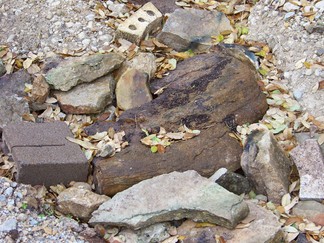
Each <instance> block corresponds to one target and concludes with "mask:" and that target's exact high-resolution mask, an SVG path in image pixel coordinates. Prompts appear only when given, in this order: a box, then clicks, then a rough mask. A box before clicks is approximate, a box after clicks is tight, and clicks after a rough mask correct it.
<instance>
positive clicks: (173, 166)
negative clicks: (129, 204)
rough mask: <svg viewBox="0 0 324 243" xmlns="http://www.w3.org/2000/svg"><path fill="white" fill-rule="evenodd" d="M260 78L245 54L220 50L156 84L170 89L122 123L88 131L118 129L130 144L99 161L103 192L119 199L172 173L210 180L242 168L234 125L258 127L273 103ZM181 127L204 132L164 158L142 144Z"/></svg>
mask: <svg viewBox="0 0 324 243" xmlns="http://www.w3.org/2000/svg"><path fill="white" fill-rule="evenodd" d="M218 48H219V49H218ZM258 79H259V76H258V74H257V73H256V71H255V69H254V67H253V66H252V64H251V63H250V61H249V60H247V59H246V58H244V55H243V56H242V58H241V59H237V58H234V57H233V56H231V54H230V53H228V52H227V51H226V49H222V47H221V46H218V47H217V49H216V50H214V52H213V53H210V54H204V55H198V56H195V57H192V58H189V59H186V60H185V61H183V62H181V63H179V64H178V66H177V69H176V70H174V71H173V72H171V73H170V75H169V76H167V77H166V78H164V79H159V80H154V81H153V82H152V83H151V90H152V93H154V92H155V91H157V90H159V89H160V90H161V88H164V92H163V93H162V94H161V95H159V96H158V97H157V98H156V99H154V100H152V101H151V102H149V103H147V104H145V105H142V106H141V107H139V108H133V109H131V110H127V111H125V112H124V113H123V114H122V115H121V116H120V117H119V120H118V122H117V123H116V124H114V123H111V122H99V123H95V124H94V125H92V126H90V127H88V128H87V129H86V131H87V133H88V134H94V133H96V132H97V131H107V129H108V128H109V127H111V126H114V128H115V130H116V131H121V130H123V131H125V133H126V138H127V140H128V141H129V142H130V146H128V147H126V148H125V149H123V150H122V151H121V152H120V153H118V154H116V155H115V156H114V157H112V158H109V159H97V160H96V161H94V164H95V170H94V171H95V172H94V177H95V184H96V189H97V191H98V192H99V193H103V194H106V195H113V194H115V193H117V192H119V191H122V190H124V189H126V188H128V187H130V186H132V185H134V184H136V183H138V182H140V181H142V180H145V179H148V178H152V177H154V176H156V175H160V174H164V173H170V172H172V171H185V170H189V169H192V170H196V171H197V172H198V173H200V174H201V175H203V176H206V177H209V176H211V175H212V174H213V173H214V172H215V171H216V170H217V169H219V168H221V167H225V168H227V169H229V170H231V171H235V170H237V169H239V168H240V157H241V153H242V148H241V146H240V144H239V143H238V142H237V141H236V140H235V139H233V138H231V137H230V136H228V133H229V132H230V129H229V128H228V126H230V127H231V129H234V128H235V124H234V123H237V124H244V123H246V122H249V123H252V122H254V121H257V120H258V119H260V118H262V116H263V114H264V113H265V111H266V110H267V104H266V100H265V96H264V95H263V94H262V93H261V92H260V89H259V87H258V85H257V80H258ZM231 122H232V125H231ZM181 124H185V125H186V126H188V127H189V128H191V129H199V130H201V133H200V135H199V136H197V137H195V138H193V139H190V140H187V141H181V142H178V143H174V144H172V146H170V147H168V148H167V149H166V152H165V153H163V154H153V153H151V151H150V149H149V148H148V147H146V146H144V145H143V144H141V143H140V139H141V138H143V136H145V135H144V133H143V132H142V130H141V128H146V129H148V130H150V131H151V132H154V131H158V129H159V127H160V126H162V127H164V128H165V129H166V130H167V131H177V130H178V128H179V126H180V125H181ZM226 124H228V125H226Z"/></svg>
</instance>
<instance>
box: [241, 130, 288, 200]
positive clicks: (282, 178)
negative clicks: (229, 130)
mask: <svg viewBox="0 0 324 243" xmlns="http://www.w3.org/2000/svg"><path fill="white" fill-rule="evenodd" d="M241 166H242V169H243V171H244V173H245V175H246V176H247V177H248V179H249V180H250V181H252V182H253V184H254V187H255V189H256V192H257V193H259V194H263V195H266V196H267V197H268V199H269V201H272V202H274V203H280V202H281V197H282V196H283V195H285V194H286V193H288V186H289V181H288V180H287V178H289V175H290V167H291V162H290V160H289V159H288V157H287V156H286V155H285V153H284V151H283V150H282V148H281V147H280V145H279V144H278V142H277V141H276V139H275V137H274V136H273V134H272V133H271V132H270V131H254V132H252V133H251V134H250V135H249V137H248V141H247V143H246V145H245V147H244V151H243V154H242V157H241Z"/></svg>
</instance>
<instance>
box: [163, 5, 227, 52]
mask: <svg viewBox="0 0 324 243" xmlns="http://www.w3.org/2000/svg"><path fill="white" fill-rule="evenodd" d="M223 31H232V27H231V24H230V21H229V20H228V18H227V17H226V16H225V15H224V14H223V13H221V12H216V11H215V12H211V11H207V10H198V9H193V8H192V9H176V10H175V11H174V12H173V13H172V14H171V15H170V16H169V18H168V20H167V21H166V23H165V25H164V26H163V29H162V32H161V33H160V34H159V35H158V37H157V38H158V40H159V41H161V42H162V43H164V44H166V45H168V46H169V47H172V48H173V49H175V50H176V51H185V50H187V49H200V48H201V47H203V46H210V45H211V42H212V39H211V36H217V35H219V34H220V33H221V32H223Z"/></svg>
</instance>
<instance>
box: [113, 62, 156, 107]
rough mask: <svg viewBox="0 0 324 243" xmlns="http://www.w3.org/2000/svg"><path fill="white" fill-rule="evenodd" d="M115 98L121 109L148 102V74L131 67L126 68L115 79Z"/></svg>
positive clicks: (149, 94)
mask: <svg viewBox="0 0 324 243" xmlns="http://www.w3.org/2000/svg"><path fill="white" fill-rule="evenodd" d="M116 100H117V106H118V107H119V108H120V109H122V110H128V109H131V108H134V107H139V106H141V105H143V104H145V103H147V102H150V101H151V100H152V94H151V91H150V88H149V87H148V75H147V74H146V73H144V72H142V71H138V70H136V69H133V68H130V69H127V70H126V71H125V72H124V73H123V74H122V75H121V77H120V78H119V79H118V81H117V85H116Z"/></svg>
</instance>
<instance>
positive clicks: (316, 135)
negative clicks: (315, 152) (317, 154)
mask: <svg viewBox="0 0 324 243" xmlns="http://www.w3.org/2000/svg"><path fill="white" fill-rule="evenodd" d="M294 135H295V138H296V140H297V143H298V144H303V143H304V142H305V141H306V140H307V139H316V140H317V139H318V138H319V137H320V134H319V133H314V134H313V133H310V132H301V133H295V134H294ZM320 147H321V151H322V154H323V155H324V143H322V144H321V145H320Z"/></svg>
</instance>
